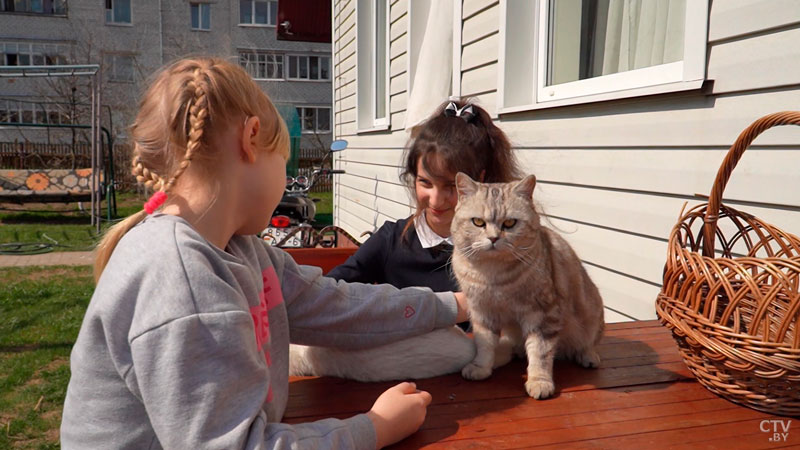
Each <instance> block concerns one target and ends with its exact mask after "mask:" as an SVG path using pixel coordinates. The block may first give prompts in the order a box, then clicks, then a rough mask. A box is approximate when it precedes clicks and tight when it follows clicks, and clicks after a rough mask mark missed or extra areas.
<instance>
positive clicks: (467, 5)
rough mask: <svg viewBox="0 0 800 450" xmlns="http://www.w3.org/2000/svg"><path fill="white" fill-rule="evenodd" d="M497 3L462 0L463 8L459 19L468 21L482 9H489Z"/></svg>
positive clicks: (494, 1) (485, 0) (489, 0)
mask: <svg viewBox="0 0 800 450" xmlns="http://www.w3.org/2000/svg"><path fill="white" fill-rule="evenodd" d="M497 3H498V2H497V0H464V6H463V7H462V8H461V13H462V16H461V17H462V18H464V19H468V18H470V17H472V16H473V15H475V14H476V13H478V12H479V11H481V10H482V9H486V8H489V7H490V6H492V5H495V4H497Z"/></svg>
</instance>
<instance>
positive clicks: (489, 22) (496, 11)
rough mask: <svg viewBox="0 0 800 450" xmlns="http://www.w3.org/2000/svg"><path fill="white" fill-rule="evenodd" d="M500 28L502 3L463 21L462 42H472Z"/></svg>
mask: <svg viewBox="0 0 800 450" xmlns="http://www.w3.org/2000/svg"><path fill="white" fill-rule="evenodd" d="M499 29H500V4H495V5H494V6H492V7H491V8H489V9H487V10H486V11H482V12H481V13H480V14H477V15H475V16H473V17H470V18H469V19H467V20H465V21H464V22H463V29H462V35H461V42H462V44H464V45H466V44H470V43H472V42H475V41H477V40H479V39H482V38H484V37H486V36H488V35H490V34H493V33H495V32H497V31H498V30H499Z"/></svg>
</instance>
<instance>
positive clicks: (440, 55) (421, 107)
mask: <svg viewBox="0 0 800 450" xmlns="http://www.w3.org/2000/svg"><path fill="white" fill-rule="evenodd" d="M458 1H460V0H458ZM420 3H422V2H416V3H415V5H417V4H420ZM425 3H427V4H428V5H429V6H428V7H429V8H430V10H429V14H428V23H427V25H426V26H425V34H424V37H423V40H422V45H421V46H420V51H419V58H418V60H417V63H416V72H415V74H414V82H413V84H412V88H411V92H410V93H409V97H408V104H407V105H406V122H405V128H406V131H412V129H413V128H414V127H415V126H416V125H419V124H420V123H421V122H422V121H424V120H425V119H426V118H428V116H430V115H431V113H432V112H433V110H434V109H435V108H436V107H437V106H439V105H440V104H441V103H442V102H444V101H445V100H447V98H448V97H449V95H450V90H451V87H452V81H451V80H452V78H451V77H452V74H453V0H435V1H434V0H432V1H430V2H425Z"/></svg>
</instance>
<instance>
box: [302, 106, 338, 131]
mask: <svg viewBox="0 0 800 450" xmlns="http://www.w3.org/2000/svg"><path fill="white" fill-rule="evenodd" d="M297 115H298V117H300V126H301V128H302V130H303V133H330V132H331V109H330V108H320V107H306V106H303V107H298V108H297Z"/></svg>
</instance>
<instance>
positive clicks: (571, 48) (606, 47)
mask: <svg viewBox="0 0 800 450" xmlns="http://www.w3.org/2000/svg"><path fill="white" fill-rule="evenodd" d="M503 7H504V19H505V26H501V34H503V36H501V40H502V41H503V44H504V48H503V50H502V51H501V55H500V60H501V66H502V67H501V70H502V74H501V80H502V88H501V96H500V103H501V105H502V106H501V112H503V109H505V110H506V112H509V108H510V109H511V110H514V109H517V110H523V109H531V108H541V107H548V106H560V105H565V104H575V103H585V102H592V101H601V100H609V99H616V98H624V97H633V96H638V95H650V94H657V93H663V92H671V91H677V90H688V89H697V88H700V86H701V85H702V82H703V79H704V77H705V51H706V28H707V23H708V2H702V1H700V2H695V1H687V0H661V1H649V0H647V1H642V0H558V1H556V0H539V1H538V3H535V2H519V1H513V0H506V1H505V2H504V4H503ZM531 22H532V23H534V24H535V27H531V26H530V23H531Z"/></svg>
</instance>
